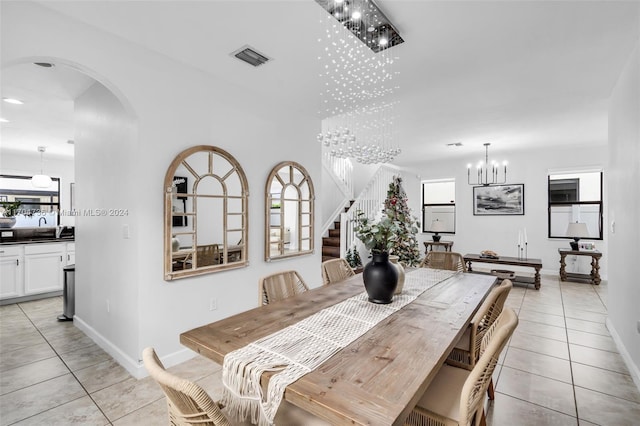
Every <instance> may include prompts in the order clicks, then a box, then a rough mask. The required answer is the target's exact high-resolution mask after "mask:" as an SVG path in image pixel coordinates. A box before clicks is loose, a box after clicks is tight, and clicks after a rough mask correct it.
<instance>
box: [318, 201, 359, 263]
mask: <svg viewBox="0 0 640 426" xmlns="http://www.w3.org/2000/svg"><path fill="white" fill-rule="evenodd" d="M353 202H354V200H351V201H350V202H349V207H345V208H344V211H345V213H346V212H347V211H349V208H351V205H352V204H353ZM338 258H340V219H339V218H338V220H336V221H334V222H333V229H329V236H328V237H323V238H322V261H323V262H324V261H325V260H331V259H338Z"/></svg>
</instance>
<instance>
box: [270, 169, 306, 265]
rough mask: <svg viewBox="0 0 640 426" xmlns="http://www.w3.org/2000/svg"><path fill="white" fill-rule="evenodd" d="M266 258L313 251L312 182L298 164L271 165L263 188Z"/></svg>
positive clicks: (297, 254)
mask: <svg viewBox="0 0 640 426" xmlns="http://www.w3.org/2000/svg"><path fill="white" fill-rule="evenodd" d="M265 198H266V207H265V212H266V213H265V216H266V221H265V222H266V225H265V233H266V235H265V260H267V261H270V260H274V259H280V258H287V257H292V256H300V255H303V254H308V253H313V234H314V230H313V227H314V221H313V200H314V198H315V196H314V192H313V182H311V178H310V177H309V174H308V173H307V171H306V170H305V169H304V167H302V166H301V165H300V164H298V163H295V162H293V161H285V162H282V163H280V164H278V165H277V166H275V167H274V168H273V170H271V173H270V174H269V178H268V179H267V186H266V189H265Z"/></svg>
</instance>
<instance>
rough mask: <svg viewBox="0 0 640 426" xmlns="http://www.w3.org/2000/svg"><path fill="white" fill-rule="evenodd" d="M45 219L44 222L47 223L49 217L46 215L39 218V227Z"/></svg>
mask: <svg viewBox="0 0 640 426" xmlns="http://www.w3.org/2000/svg"><path fill="white" fill-rule="evenodd" d="M43 220H44V224H45V225H46V224H47V218H46V217H44V216H43V217H41V218H40V219H38V228H39V227H41V226H42V221H43Z"/></svg>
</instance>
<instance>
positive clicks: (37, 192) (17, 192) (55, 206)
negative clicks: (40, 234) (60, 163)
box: [0, 174, 61, 228]
mask: <svg viewBox="0 0 640 426" xmlns="http://www.w3.org/2000/svg"><path fill="white" fill-rule="evenodd" d="M0 178H5V179H22V180H31V176H22V175H6V174H0ZM51 181H52V182H53V183H54V184H55V185H56V186H57V190H55V191H50V190H48V189H49V188H44V189H24V190H23V189H6V188H2V189H1V191H2V193H1V194H2V195H3V196H7V197H9V196H13V197H14V200H15V197H16V196H21V195H24V196H29V195H33V196H40V197H42V196H43V195H46V196H48V197H49V199H52V198H56V199H57V200H58V201H57V202H54V201H50V202H39V203H31V202H29V203H25V202H23V205H28V206H35V205H38V206H41V207H42V206H48V207H50V208H51V211H52V212H55V214H56V223H55V225H54V226H58V225H59V224H60V184H61V179H60V178H58V177H53V176H52V177H51ZM21 210H26V209H24V208H23V207H22V206H21ZM30 210H31V214H30V215H29V216H33V215H41V214H42V212H43V211H44V210H43V209H42V208H39V209H37V208H36V209H33V208H31V209H30ZM23 214H24V213H23ZM15 228H25V227H24V226H16V227H15Z"/></svg>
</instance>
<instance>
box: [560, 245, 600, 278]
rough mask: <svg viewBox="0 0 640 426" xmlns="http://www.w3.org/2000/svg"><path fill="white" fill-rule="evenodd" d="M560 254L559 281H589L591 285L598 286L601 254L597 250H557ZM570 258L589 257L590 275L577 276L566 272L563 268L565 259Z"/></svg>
mask: <svg viewBox="0 0 640 426" xmlns="http://www.w3.org/2000/svg"><path fill="white" fill-rule="evenodd" d="M558 253H560V280H561V281H566V280H567V277H569V278H577V279H581V280H589V281H590V282H591V284H595V285H600V281H601V279H600V264H599V262H600V258H601V257H602V253H601V252H599V251H598V250H565V249H558ZM567 255H570V256H591V274H577V273H573V272H567V271H566V270H565V267H566V266H567V264H566V263H565V257H567Z"/></svg>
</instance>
